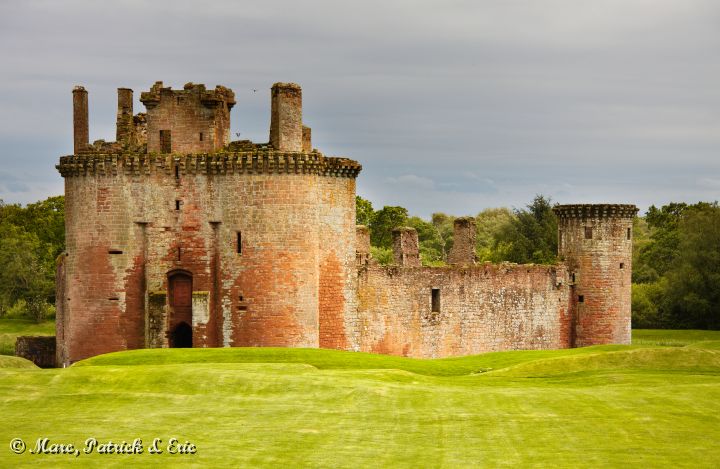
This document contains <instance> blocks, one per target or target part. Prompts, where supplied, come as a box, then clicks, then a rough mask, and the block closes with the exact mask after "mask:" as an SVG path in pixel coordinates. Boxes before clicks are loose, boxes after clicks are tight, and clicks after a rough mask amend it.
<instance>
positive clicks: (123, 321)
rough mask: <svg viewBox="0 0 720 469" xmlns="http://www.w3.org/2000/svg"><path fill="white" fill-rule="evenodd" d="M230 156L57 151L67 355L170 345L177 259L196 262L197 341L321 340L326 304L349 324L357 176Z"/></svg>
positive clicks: (181, 264)
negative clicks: (62, 194) (68, 154)
mask: <svg viewBox="0 0 720 469" xmlns="http://www.w3.org/2000/svg"><path fill="white" fill-rule="evenodd" d="M223 158H226V157H224V156H218V157H214V159H213V158H209V157H205V156H182V157H180V156H174V157H171V156H167V157H160V158H157V157H155V158H153V157H150V156H139V157H126V158H122V157H117V156H83V157H74V159H73V160H72V161H74V162H75V163H66V165H65V166H62V164H61V167H62V168H61V171H65V173H64V175H65V182H66V235H67V252H68V256H67V258H66V264H65V272H66V276H67V285H68V286H67V290H66V293H67V294H66V300H65V303H64V305H63V311H64V314H65V318H66V320H64V321H62V324H63V326H64V327H63V333H64V341H63V344H62V347H64V348H63V350H67V356H66V362H72V361H76V360H79V359H82V358H85V357H89V356H92V355H97V354H100V353H106V352H110V351H116V350H123V349H132V348H142V347H146V346H167V345H168V337H167V335H166V332H167V331H168V329H169V325H170V324H171V323H172V318H173V311H172V308H170V307H169V306H168V304H167V300H166V298H167V296H168V293H169V292H168V273H169V272H173V271H184V272H188V273H190V274H191V275H192V282H193V285H192V288H193V291H194V292H195V294H193V299H192V300H193V321H192V322H193V324H192V326H193V346H196V347H206V346H207V347H215V346H290V347H318V346H319V342H320V341H319V314H320V311H321V310H322V311H323V314H326V315H327V317H333V318H335V319H336V320H339V321H340V322H339V324H342V321H343V318H344V317H345V316H346V314H348V312H350V311H354V310H355V303H354V298H355V296H354V287H355V282H354V272H355V270H354V268H355V264H354V263H355V243H354V238H355V229H354V225H355V218H354V203H355V198H354V195H355V181H354V176H353V177H347V176H345V175H344V174H345V173H342V174H343V175H335V174H332V175H321V174H317V173H312V172H310V171H307V170H305V169H303V168H302V167H298V169H297V171H295V170H293V171H292V172H291V171H289V170H287V169H286V170H285V171H282V172H281V171H278V170H277V168H276V167H272V166H270V165H271V164H278V162H279V161H281V160H279V159H274V160H273V159H270V160H267V161H265V162H264V163H263V164H265V165H267V167H262V168H260V167H258V166H257V165H256V164H255V163H253V161H256V160H252V158H250V159H249V160H247V159H246V162H247V165H248V167H247V168H246V169H243V170H236V169H234V168H235V167H234V166H232V165H230V164H229V163H227V160H226V159H225V160H223ZM283 158H285V157H283ZM288 158H289V157H288ZM293 158H294V157H293ZM304 158H307V157H304ZM221 161H225V162H224V163H222V164H223V165H225V164H227V166H224V169H222V170H221V169H217V168H218V166H217V165H218V164H219V163H218V162H221ZM238 161H239V160H238ZM287 161H290V160H287ZM293 161H294V160H293ZM302 161H306V163H303V165H307V166H308V167H318V166H317V165H318V164H319V163H318V162H321V163H322V161H323V160H319V159H318V157H317V156H313V157H310V159H309V160H302ZM302 161H300V162H299V163H298V164H300V163H302ZM251 163H252V164H251ZM261 163H262V161H261ZM258 164H259V163H258ZM322 164H324V163H322ZM72 165H76V166H72ZM313 165H315V166H313ZM175 167H177V168H178V172H177V176H176V172H175ZM213 168H215V169H213ZM228 168H229V169H228ZM352 171H355V170H351V171H350V172H351V173H352ZM354 174H356V172H355V173H354ZM176 201H177V203H179V209H176V208H177V207H178V205H176ZM238 232H240V233H241V235H242V236H241V244H242V252H241V253H238V252H237V233H238ZM110 251H122V253H121V254H111V253H110ZM321 279H322V282H321ZM148 292H149V293H151V294H152V295H151V297H152V301H151V303H152V305H149V304H148V301H149V300H148V297H147V295H146V293H148ZM158 301H159V303H158ZM163 301H164V302H165V303H166V304H165V306H163V305H162V303H163ZM321 302H322V304H323V306H322V307H321V306H320V303H321ZM148 315H150V316H152V317H151V319H152V320H149V319H148V317H149V316H148ZM328 324H329V323H328ZM337 330H338V331H340V335H339V336H338V337H341V336H342V333H341V331H342V327H339V328H338V329H337ZM332 340H334V341H335V342H333V343H334V344H335V345H334V346H336V347H342V346H343V344H344V342H343V341H342V340H340V339H332Z"/></svg>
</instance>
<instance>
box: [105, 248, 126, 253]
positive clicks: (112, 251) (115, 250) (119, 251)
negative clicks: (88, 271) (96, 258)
mask: <svg viewBox="0 0 720 469" xmlns="http://www.w3.org/2000/svg"><path fill="white" fill-rule="evenodd" d="M122 253H123V252H122V251H121V250H119V249H110V250H109V251H108V254H122Z"/></svg>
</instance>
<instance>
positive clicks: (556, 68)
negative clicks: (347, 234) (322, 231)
mask: <svg viewBox="0 0 720 469" xmlns="http://www.w3.org/2000/svg"><path fill="white" fill-rule="evenodd" d="M160 18H162V21H160V20H159V19H160ZM717 24H720V3H718V2H716V1H714V0H684V1H682V2H679V1H676V0H605V1H602V2H597V1H590V0H545V1H543V2H537V1H535V0H519V1H512V2H498V1H494V0H478V1H469V0H449V1H446V2H427V1H410V0H397V1H392V2H386V1H380V0H368V1H365V2H352V3H347V2H331V1H310V2H307V3H303V4H302V5H301V4H299V3H298V2H291V1H289V0H285V1H277V2H243V4H242V5H239V4H237V3H236V2H231V1H216V2H212V3H208V4H205V5H201V6H200V5H198V4H195V3H192V2H173V1H170V0H167V1H162V0H159V1H155V2H152V3H147V2H139V1H118V2H112V3H107V2H102V3H100V2H92V1H89V0H88V1H82V0H68V1H64V2H62V3H59V2H0V41H2V43H3V46H4V47H2V48H1V49H0V61H1V62H2V63H3V73H2V74H0V86H2V89H3V90H6V92H5V93H3V94H2V95H0V159H1V160H2V163H3V170H4V171H6V172H9V173H10V174H11V175H13V176H15V178H16V181H10V182H7V181H6V182H2V181H0V184H1V185H2V186H1V187H0V190H1V191H2V194H1V195H2V197H3V198H7V199H8V200H9V201H15V200H18V201H19V200H21V198H26V197H35V198H36V199H40V198H43V197H46V196H48V195H52V194H51V192H50V191H56V190H58V188H60V187H61V185H62V179H61V178H60V176H59V175H58V174H57V172H56V171H55V170H54V165H55V164H56V162H57V158H58V156H60V155H63V154H67V153H69V152H70V151H71V144H72V140H71V135H72V127H71V123H72V120H71V119H72V108H71V90H72V87H73V85H76V84H83V85H85V86H86V87H87V88H88V90H89V92H90V95H89V100H90V138H91V140H94V139H98V138H103V139H106V140H113V139H114V133H115V131H114V121H115V112H116V109H115V106H116V103H117V98H116V88H117V87H121V86H127V87H131V88H133V89H134V90H135V110H136V112H139V111H142V110H143V106H142V105H141V104H140V103H139V101H138V97H139V94H140V92H141V91H143V90H146V89H148V88H149V86H150V85H151V84H152V83H153V82H154V81H155V80H163V81H164V82H165V83H166V84H168V85H172V86H173V87H176V88H179V87H182V85H183V84H184V83H186V82H188V81H193V82H196V83H206V84H207V85H208V86H214V85H215V84H223V85H227V86H229V87H231V88H233V89H234V90H235V92H236V95H237V100H238V104H237V105H236V106H235V108H234V109H233V112H232V122H231V125H232V127H231V131H232V133H233V135H234V134H235V133H236V132H241V133H242V137H241V138H249V139H252V140H254V141H258V142H261V141H267V138H268V122H269V112H270V110H269V101H270V99H269V88H270V86H271V85H272V83H273V82H276V81H296V82H298V83H300V84H301V85H302V86H303V104H304V109H303V120H304V121H306V123H307V124H308V125H310V126H311V127H312V129H313V146H314V147H317V148H318V149H319V150H321V151H323V152H324V153H326V154H329V155H341V156H347V157H350V158H353V159H356V160H358V161H360V163H362V165H363V168H364V169H363V172H362V173H361V175H360V177H359V179H358V190H359V191H360V192H361V193H362V194H365V195H369V196H370V197H373V198H375V199H373V202H375V203H376V205H377V204H382V203H386V204H388V205H397V204H403V205H404V206H406V207H408V209H409V210H410V211H411V212H412V213H416V214H421V215H427V214H429V212H430V211H431V210H435V211H446V212H449V213H458V214H462V213H477V212H478V211H479V210H480V209H482V208H484V207H489V206H502V205H505V206H524V205H525V204H527V203H529V202H530V201H531V200H532V198H533V197H534V195H535V194H537V193H544V194H546V195H550V196H553V197H554V198H556V200H558V201H560V202H564V203H572V202H576V201H577V202H585V201H608V200H614V201H619V202H628V203H638V204H645V206H647V205H648V204H650V203H655V204H658V203H662V202H663V201H666V199H667V198H668V197H671V198H673V199H671V200H677V201H689V202H692V201H696V200H697V199H698V198H716V196H714V194H716V191H717V187H714V186H713V183H712V182H711V181H709V180H712V179H715V177H714V176H713V175H714V174H720V160H719V159H718V158H717V155H718V152H719V151H720V137H718V135H720V134H718V132H717V128H718V125H720V94H719V93H718V92H717V82H718V77H720V62H719V61H717V60H716V57H717V50H718V49H719V48H720V29H718V28H717ZM118 38H121V39H118ZM253 89H258V90H259V91H258V92H257V93H254V92H253V91H252V90H253ZM39 141H41V144H39V143H38V142H39ZM705 179H708V181H705ZM565 183H567V184H570V185H571V187H565V186H563V184H565ZM8 184H9V185H8ZM23 185H24V186H23ZM23 188H27V189H28V191H27V192H23V191H21V189H23ZM23 200H24V199H23ZM440 204H445V205H443V206H440Z"/></svg>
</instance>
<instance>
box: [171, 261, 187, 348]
mask: <svg viewBox="0 0 720 469" xmlns="http://www.w3.org/2000/svg"><path fill="white" fill-rule="evenodd" d="M168 286H169V288H168V290H169V294H170V295H169V296H170V324H169V330H168V343H169V345H170V347H192V275H191V274H190V273H189V272H185V271H176V272H171V273H170V274H169V276H168Z"/></svg>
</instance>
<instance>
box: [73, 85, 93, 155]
mask: <svg viewBox="0 0 720 469" xmlns="http://www.w3.org/2000/svg"><path fill="white" fill-rule="evenodd" d="M72 93H73V151H74V153H75V154H78V153H80V152H81V151H82V150H84V149H85V148H86V147H87V146H88V144H89V143H90V128H89V124H88V92H87V91H86V90H85V88H83V87H82V86H76V87H75V88H73V92H72Z"/></svg>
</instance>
